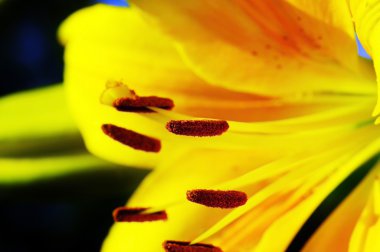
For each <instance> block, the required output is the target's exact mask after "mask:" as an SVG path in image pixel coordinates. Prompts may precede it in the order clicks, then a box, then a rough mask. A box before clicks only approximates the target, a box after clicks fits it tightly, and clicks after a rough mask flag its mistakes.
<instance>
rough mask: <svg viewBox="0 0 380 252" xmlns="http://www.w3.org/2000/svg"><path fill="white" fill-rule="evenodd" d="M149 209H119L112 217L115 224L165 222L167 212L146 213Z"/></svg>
mask: <svg viewBox="0 0 380 252" xmlns="http://www.w3.org/2000/svg"><path fill="white" fill-rule="evenodd" d="M147 209H148V208H131V207H118V208H116V209H115V210H114V211H113V213H112V215H113V219H114V221H115V222H145V221H158V220H162V221H165V220H167V219H168V216H167V214H166V212H165V211H159V212H154V213H144V211H145V210H147Z"/></svg>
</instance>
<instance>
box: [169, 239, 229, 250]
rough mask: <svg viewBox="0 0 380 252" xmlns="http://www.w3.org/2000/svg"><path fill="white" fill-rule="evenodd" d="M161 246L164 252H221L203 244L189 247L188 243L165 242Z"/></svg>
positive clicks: (216, 248)
mask: <svg viewBox="0 0 380 252" xmlns="http://www.w3.org/2000/svg"><path fill="white" fill-rule="evenodd" d="M162 246H163V247H164V249H165V251H166V252H223V251H222V250H221V249H220V248H218V247H215V246H213V245H211V244H205V243H196V244H191V245H190V242H183V241H165V242H164V243H163V244H162Z"/></svg>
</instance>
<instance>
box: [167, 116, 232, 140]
mask: <svg viewBox="0 0 380 252" xmlns="http://www.w3.org/2000/svg"><path fill="white" fill-rule="evenodd" d="M228 128H229V125H228V123H227V122H226V121H222V120H221V121H217V120H171V121H169V122H168V123H167V124H166V129H167V130H169V131H170V132H172V133H174V134H176V135H184V136H198V137H205V136H218V135H221V134H223V133H224V132H226V131H227V130H228Z"/></svg>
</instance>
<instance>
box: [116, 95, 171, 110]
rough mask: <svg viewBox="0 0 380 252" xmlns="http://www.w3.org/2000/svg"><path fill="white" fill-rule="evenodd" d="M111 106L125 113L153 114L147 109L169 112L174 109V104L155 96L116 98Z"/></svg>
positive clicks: (169, 100)
mask: <svg viewBox="0 0 380 252" xmlns="http://www.w3.org/2000/svg"><path fill="white" fill-rule="evenodd" d="M113 106H114V107H115V108H116V109H117V110H119V111H125V112H143V113H147V112H154V111H153V110H151V109H149V108H148V107H155V108H161V109H166V110H171V109H172V108H173V107H174V102H173V101H172V100H171V99H168V98H162V97H157V96H143V97H140V96H137V95H133V97H132V98H130V97H122V98H118V99H116V100H115V101H114V102H113Z"/></svg>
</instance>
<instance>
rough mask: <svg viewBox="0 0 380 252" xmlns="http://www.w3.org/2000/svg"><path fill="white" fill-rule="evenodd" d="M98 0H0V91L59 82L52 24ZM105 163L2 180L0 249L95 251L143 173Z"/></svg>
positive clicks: (59, 54)
mask: <svg viewBox="0 0 380 252" xmlns="http://www.w3.org/2000/svg"><path fill="white" fill-rule="evenodd" d="M95 2H100V1H90V0H50V1H42V0H5V2H2V3H0V96H4V95H6V94H10V93H13V92H17V91H21V90H26V89H31V88H36V87H40V86H46V85H49V84H53V83H59V82H62V72H63V60H62V58H63V48H62V47H61V46H60V45H59V43H58V42H57V39H56V31H57V28H58V26H59V24H60V23H61V22H62V21H63V20H64V19H65V18H66V17H67V16H69V15H70V14H71V13H73V12H74V11H75V10H78V9H80V8H82V7H86V6H89V5H92V4H94V3H95ZM103 2H108V3H110V4H115V3H116V4H118V5H125V4H124V3H123V2H122V1H121V0H116V1H103ZM0 99H1V98H0ZM0 123H1V122H0ZM79 141H80V140H79ZM78 145H79V146H78V149H81V151H83V149H84V146H83V144H82V143H81V142H79V143H78ZM104 166H107V167H102V168H107V169H98V170H93V171H90V172H80V173H75V174H70V175H66V176H61V177H58V178H54V179H39V180H36V181H35V182H30V183H27V184H22V183H19V184H7V185H2V184H0V252H29V251H39V252H41V251H51V252H60V251H65V252H66V251H84V252H87V251H89V252H91V251H99V249H100V246H101V244H102V242H103V240H104V238H105V237H106V235H107V233H108V230H109V228H110V227H111V225H112V223H113V220H112V215H111V214H112V210H113V209H114V208H115V207H117V206H120V205H123V204H125V202H126V200H127V198H128V197H129V196H130V194H131V193H132V192H133V190H134V189H135V187H136V186H137V185H138V183H139V182H140V181H141V179H142V178H143V177H144V176H145V175H146V173H147V172H146V171H143V170H136V169H128V168H126V169H121V168H120V167H117V166H115V165H111V164H108V163H106V162H104Z"/></svg>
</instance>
